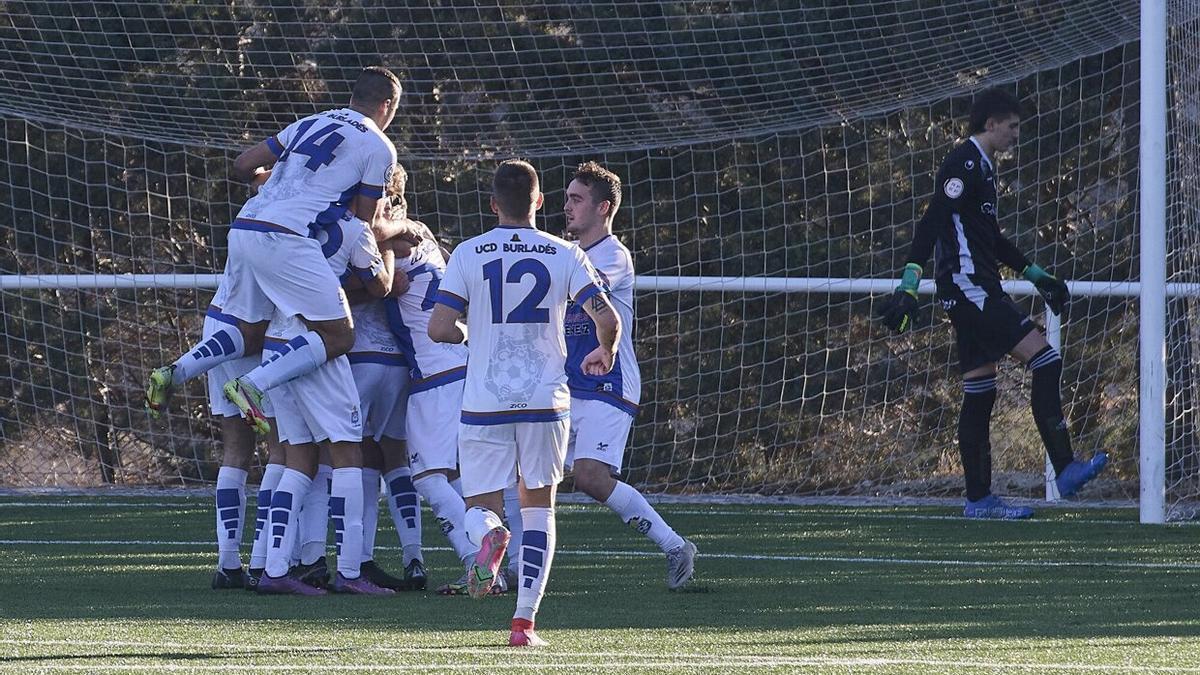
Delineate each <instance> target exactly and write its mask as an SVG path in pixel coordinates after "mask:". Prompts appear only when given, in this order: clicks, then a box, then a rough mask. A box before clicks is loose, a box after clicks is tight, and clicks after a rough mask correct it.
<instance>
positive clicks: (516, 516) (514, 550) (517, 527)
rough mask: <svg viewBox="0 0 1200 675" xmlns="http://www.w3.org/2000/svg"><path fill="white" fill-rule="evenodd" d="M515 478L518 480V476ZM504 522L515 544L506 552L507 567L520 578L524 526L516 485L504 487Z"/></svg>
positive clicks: (519, 496)
mask: <svg viewBox="0 0 1200 675" xmlns="http://www.w3.org/2000/svg"><path fill="white" fill-rule="evenodd" d="M517 480H520V479H519V478H518V479H517ZM504 524H505V526H507V527H508V531H509V532H511V533H512V539H510V540H509V541H511V542H512V543H513V544H518V545H517V546H509V547H508V553H507V554H505V555H507V556H508V569H510V570H512V573H513V576H515V577H517V578H520V576H521V564H520V563H521V560H520V552H521V547H520V546H519V544H520V543H521V533H522V532H524V530H525V526H524V523H522V522H521V495H520V491H519V490H518V489H517V486H516V485H515V484H514V485H510V486H508V487H506V488H504Z"/></svg>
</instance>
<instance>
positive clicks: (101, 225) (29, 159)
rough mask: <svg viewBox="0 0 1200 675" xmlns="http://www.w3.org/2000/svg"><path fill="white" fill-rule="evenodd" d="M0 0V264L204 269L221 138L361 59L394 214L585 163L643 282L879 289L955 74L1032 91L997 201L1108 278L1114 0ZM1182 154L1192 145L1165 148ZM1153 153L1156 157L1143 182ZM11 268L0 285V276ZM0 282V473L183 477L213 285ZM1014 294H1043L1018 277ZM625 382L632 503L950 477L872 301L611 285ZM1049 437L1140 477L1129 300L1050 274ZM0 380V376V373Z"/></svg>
mask: <svg viewBox="0 0 1200 675" xmlns="http://www.w3.org/2000/svg"><path fill="white" fill-rule="evenodd" d="M7 7H8V9H9V11H8V12H6V13H3V14H0V47H2V49H0V54H2V56H0V72H2V73H3V75H4V77H3V78H0V94H2V95H0V115H2V116H3V125H2V126H0V128H2V129H3V135H4V139H3V140H4V143H3V145H2V148H3V149H2V152H3V155H2V156H0V201H2V202H3V203H8V204H11V205H12V216H11V218H10V219H9V222H4V223H0V237H2V238H3V239H2V241H0V274H4V275H33V274H59V273H61V274H107V273H127V272H134V273H162V274H181V275H182V274H190V273H200V274H209V273H212V272H213V271H216V270H219V266H220V263H221V262H222V261H223V260H224V247H225V235H226V232H227V224H228V223H229V222H230V220H231V219H232V216H233V215H234V214H235V213H236V211H237V208H238V207H239V206H240V205H241V203H242V201H244V199H245V196H246V195H245V191H244V188H242V187H241V186H238V185H236V184H234V183H233V182H231V181H230V180H229V179H228V175H227V170H228V164H229V161H230V159H231V158H232V156H233V154H234V152H235V151H236V150H238V149H240V148H242V147H245V146H247V145H249V144H250V143H253V142H256V141H258V140H259V139H260V138H262V137H263V136H265V135H267V134H269V133H273V132H275V131H277V130H278V129H279V128H282V127H283V126H284V125H286V124H287V123H288V122H290V121H291V120H293V119H295V118H296V117H297V116H300V115H303V114H307V113H309V112H312V111H313V110H317V109H321V108H325V107H332V106H338V105H342V104H344V102H345V99H346V96H347V93H348V88H349V82H350V80H351V79H352V78H353V77H354V75H355V73H356V72H357V69H359V68H360V67H361V66H363V65H369V64H375V63H382V64H383V65H386V66H389V67H391V68H393V69H394V70H395V71H396V72H397V73H398V74H399V75H400V77H401V80H402V81H403V82H404V86H405V90H406V93H405V95H404V101H403V105H402V109H401V113H400V115H399V117H398V118H397V122H396V123H395V124H394V125H393V127H392V128H391V129H389V135H390V136H391V137H392V138H393V140H395V141H396V143H397V147H398V149H399V150H400V153H401V158H402V161H403V162H404V163H405V164H406V166H407V167H408V168H409V171H410V174H411V177H410V181H409V191H410V193H409V201H410V206H411V209H412V210H413V212H414V214H415V215H416V216H417V217H419V218H420V219H421V220H423V221H425V222H426V223H428V224H430V225H431V226H432V227H433V228H434V229H435V231H438V232H439V233H440V235H441V236H442V237H443V238H444V239H446V240H447V241H450V242H454V243H456V242H458V241H461V240H462V239H463V238H465V237H468V236H472V235H474V234H477V233H478V232H480V231H482V229H483V228H485V227H487V226H488V225H489V224H490V222H491V215H490V209H489V208H488V205H487V195H488V192H489V190H490V179H491V174H490V171H491V170H492V167H493V166H494V162H492V161H490V159H491V158H492V157H507V156H511V155H520V156H524V157H528V158H533V159H534V161H535V164H536V166H537V167H538V169H539V170H540V171H541V173H542V179H543V183H544V185H543V188H544V190H545V192H546V204H547V209H546V211H545V212H544V214H543V217H542V220H541V226H542V227H544V228H545V229H547V230H549V231H551V232H560V231H561V230H562V226H563V220H562V217H561V213H560V208H561V204H562V200H563V188H564V187H565V184H566V182H568V181H569V178H570V175H571V173H572V171H573V169H574V167H575V165H576V164H577V163H579V162H580V161H584V160H588V159H596V160H599V161H601V162H603V163H605V164H606V165H607V166H608V167H609V168H611V169H613V170H615V171H616V172H617V173H618V174H619V175H621V176H622V178H623V179H624V180H625V183H626V185H627V191H626V195H625V200H624V204H625V205H626V206H624V207H623V209H622V213H621V214H620V215H619V216H618V218H617V221H616V229H617V234H618V236H620V237H621V238H622V239H623V240H624V241H625V242H626V244H627V245H628V246H629V247H630V249H631V250H632V251H633V253H634V258H635V264H636V267H637V271H638V273H639V275H641V276H642V278H643V279H645V278H648V277H651V276H663V277H665V276H694V275H716V276H731V277H746V276H766V277H847V278H894V276H895V274H896V273H897V270H898V269H899V268H900V267H901V266H902V264H903V257H904V255H905V253H906V252H907V246H908V242H909V241H910V240H911V230H912V225H913V223H914V222H915V220H916V219H917V218H919V215H920V213H921V212H922V209H923V208H924V204H925V201H926V199H927V198H928V196H929V195H930V194H931V193H932V190H933V189H934V185H933V183H934V173H935V172H936V170H937V166H938V163H939V162H940V160H941V158H942V157H943V156H944V155H945V154H946V153H947V152H948V151H949V150H950V148H951V147H953V144H954V143H955V142H957V141H958V139H960V138H961V136H962V132H963V129H962V126H961V121H962V119H963V118H964V117H965V114H966V111H967V108H968V107H969V104H970V97H971V95H972V94H973V93H974V92H975V91H978V89H979V88H980V87H982V86H986V85H990V84H997V83H999V84H1005V85H1006V86H1008V87H1009V88H1010V89H1011V90H1012V91H1014V92H1015V93H1017V94H1018V95H1019V96H1020V97H1021V98H1022V100H1023V101H1025V102H1026V103H1027V104H1028V106H1029V108H1030V110H1029V114H1028V115H1027V116H1026V121H1025V123H1024V124H1023V127H1022V141H1021V143H1020V145H1019V147H1018V148H1017V149H1016V151H1014V152H1013V153H1012V156H1011V157H1009V158H1007V159H1005V160H1003V161H1002V162H1001V164H1000V182H1001V192H1002V195H1001V201H1000V204H999V213H1000V216H1001V225H1002V227H1004V229H1005V231H1006V232H1007V233H1008V234H1009V235H1010V236H1011V237H1013V238H1014V240H1015V241H1016V242H1017V244H1018V246H1019V248H1021V249H1022V250H1023V251H1025V252H1027V253H1028V254H1029V255H1030V257H1031V258H1032V259H1035V260H1037V261H1038V262H1040V263H1041V264H1042V265H1043V266H1045V267H1047V268H1050V269H1052V270H1053V271H1055V272H1056V273H1059V274H1060V275H1062V276H1065V277H1066V278H1069V279H1072V280H1087V281H1109V280H1116V281H1125V280H1135V279H1136V276H1137V264H1138V260H1137V236H1138V221H1137V163H1138V156H1137V155H1138V45H1137V42H1136V39H1137V34H1138V26H1137V21H1138V8H1137V3H1136V2H1132V1H1128V2H1126V1H1120V0H1112V1H1106V2H1093V3H1076V2H1070V1H1068V0H1063V1H1061V2H1038V3H1031V2H1021V1H1013V2H986V3H985V2H975V1H974V0H966V1H961V2H955V3H949V4H945V3H940V2H927V1H912V2H876V3H870V4H869V5H864V4H863V3H856V2H834V1H830V2H825V3H804V4H802V5H797V3H770V2H713V3H668V2H662V3H659V2H636V3H635V2H625V3H622V2H618V3H590V4H589V3H583V4H580V3H562V4H558V3H550V4H530V3H521V4H519V5H518V4H515V3H514V4H510V3H500V4H497V5H493V6H487V7H478V6H476V4H475V3H469V4H468V3H441V4H439V6H437V7H430V6H425V5H421V6H413V5H412V4H411V3H410V4H408V5H404V6H401V5H400V4H399V3H384V4H381V5H379V6H377V7H373V8H364V7H361V6H357V5H351V4H348V3H347V4H337V5H331V4H329V3H272V2H258V3H253V4H247V5H233V4H228V3H226V4H215V3H205V2H192V3H174V2H167V3H142V2H116V3H104V2H100V3H91V2H89V3H82V2H47V3H7ZM1198 13H1200V9H1198V8H1197V7H1196V6H1195V4H1194V3H1190V2H1188V3H1184V2H1176V3H1173V4H1172V5H1171V14H1170V22H1171V27H1172V28H1171V30H1172V57H1171V61H1172V71H1171V73H1172V78H1171V81H1170V82H1171V86H1172V92H1171V95H1172V97H1173V98H1172V100H1173V113H1172V134H1173V137H1172V138H1173V139H1174V140H1173V141H1172V143H1169V146H1170V147H1172V148H1175V150H1174V151H1173V154H1172V158H1171V161H1172V165H1171V166H1172V172H1173V173H1172V177H1173V180H1172V185H1173V187H1172V190H1176V186H1179V185H1183V186H1186V187H1185V188H1179V190H1178V191H1174V192H1172V195H1171V197H1172V209H1171V228H1170V232H1171V236H1172V239H1171V243H1170V244H1169V246H1168V249H1169V250H1171V251H1172V254H1171V255H1172V260H1171V262H1170V280H1172V281H1175V280H1194V279H1193V277H1194V276H1195V272H1194V270H1195V269H1196V265H1195V262H1196V261H1195V260H1194V258H1195V257H1196V256H1198V255H1200V241H1196V239H1197V236H1196V234H1195V232H1196V224H1195V217H1194V216H1195V213H1194V211H1195V208H1196V207H1195V204H1196V203H1198V202H1197V199H1196V197H1198V196H1200V195H1192V194H1190V193H1187V192H1186V190H1195V185H1196V184H1197V183H1196V181H1195V180H1191V179H1186V177H1188V176H1194V174H1195V173H1196V172H1197V171H1198V170H1200V167H1198V166H1196V161H1197V160H1196V158H1195V157H1194V156H1193V155H1194V150H1192V148H1195V147H1200V145H1197V143H1196V142H1195V141H1197V140H1200V138H1197V136H1198V135H1200V132H1198V131H1197V129H1200V127H1197V124H1198V120H1200V113H1197V112H1196V111H1197V110H1200V98H1198V97H1197V93H1196V92H1197V86H1196V85H1197V83H1196V81H1195V80H1196V77H1197V74H1196V73H1197V69H1196V67H1195V66H1194V64H1193V61H1194V58H1195V57H1194V54H1196V53H1198V51H1197V49H1195V47H1197V46H1198V45H1196V33H1197V30H1198V29H1197V14H1198ZM1189 153H1191V154H1189ZM1176 178H1178V179H1176ZM7 278H15V277H7ZM181 280H182V281H181V283H179V284H177V285H171V284H167V285H160V286H158V287H155V288H144V289H120V290H114V289H105V288H98V289H81V290H19V291H18V290H4V291H0V309H2V311H3V316H4V332H3V341H2V342H0V349H3V350H4V357H5V358H4V359H2V360H0V381H3V382H4V383H5V386H4V387H0V392H5V393H2V394H0V412H2V413H3V415H2V417H3V427H2V433H3V436H2V437H0V441H2V443H3V447H0V468H2V472H0V483H2V484H10V485H91V484H108V483H117V484H127V485H128V484H133V485H141V484H174V485H177V484H180V483H190V482H196V481H200V482H205V481H209V480H211V479H212V478H213V476H214V475H215V472H216V466H217V465H216V460H217V459H218V458H219V448H218V446H217V443H216V442H215V433H214V431H215V429H214V427H213V425H212V423H211V421H210V420H209V419H208V418H207V414H206V406H205V402H204V398H203V396H204V391H203V385H202V383H201V382H195V383H191V384H189V386H188V388H187V389H186V391H185V392H182V393H183V395H182V396H177V397H176V399H175V401H174V405H173V409H172V412H171V414H170V415H169V416H168V418H167V420H166V422H165V423H151V421H150V420H149V419H148V418H147V417H146V415H145V414H144V412H143V410H142V408H141V388H142V384H143V382H144V378H145V376H146V374H147V372H148V371H149V369H150V368H152V367H155V366H157V365H161V364H163V363H168V362H170V361H171V360H173V359H174V358H175V356H176V355H177V354H178V353H179V352H180V351H181V350H182V349H183V348H184V347H186V346H187V345H188V344H190V343H191V342H192V341H193V340H194V338H195V337H196V336H197V335H198V334H199V330H200V325H201V313H202V310H203V308H204V306H205V303H206V302H207V300H208V297H209V296H210V295H211V293H210V292H209V291H208V290H205V289H195V288H191V287H190V285H192V284H191V283H190V282H187V281H186V280H183V278H182V277H181ZM1018 302H1019V304H1021V305H1022V306H1023V307H1024V308H1025V309H1027V310H1028V311H1030V312H1031V314H1032V315H1033V316H1035V317H1038V316H1040V314H1041V312H1042V311H1043V308H1042V305H1041V303H1040V302H1037V303H1034V302H1033V301H1030V300H1028V299H1018ZM637 303H638V306H637V314H638V325H637V338H636V344H637V351H638V354H639V357H640V360H641V363H642V370H643V377H644V380H645V386H644V390H643V408H642V411H641V413H640V415H639V416H638V419H637V422H636V424H635V427H634V433H633V436H632V439H631V442H630V446H631V449H630V452H629V455H628V456H627V462H626V463H627V470H626V478H627V479H628V480H630V481H631V482H633V483H636V484H638V485H640V486H641V487H643V488H644V489H646V490H647V491H650V492H710V493H715V492H752V493H754V492H756V493H764V494H778V493H786V494H860V495H957V494H960V491H961V478H960V467H959V464H958V457H957V450H956V446H955V428H956V426H955V425H956V418H957V409H958V401H959V397H960V385H959V378H958V375H957V369H956V366H955V360H954V353H953V345H952V337H951V336H952V333H951V331H950V327H949V324H948V322H947V320H946V319H945V315H944V314H943V313H941V312H940V310H935V309H934V308H932V307H929V306H928V305H929V303H928V301H926V303H925V304H926V313H925V316H924V318H923V319H922V321H921V322H920V325H919V330H917V331H915V332H914V333H911V334H909V335H908V336H907V337H903V338H893V337H888V336H886V335H884V334H883V331H882V330H881V329H880V328H879V327H878V326H875V325H872V321H871V318H870V317H871V310H872V304H871V299H870V298H869V297H867V296H863V295H848V294H829V293H808V294H805V293H791V294H782V293H767V294H763V293H742V292H737V291H733V290H729V289H726V290H716V291H704V292H690V291H689V292H679V291H673V290H657V291H645V292H641V293H639V295H638V298H637ZM1193 305H1194V301H1189V300H1178V301H1173V302H1172V305H1171V308H1172V309H1171V311H1172V314H1171V321H1170V323H1169V325H1170V345H1171V350H1170V354H1171V367H1170V368H1169V379H1170V381H1171V384H1170V385H1169V387H1170V388H1169V395H1170V401H1171V406H1172V408H1171V414H1170V420H1171V427H1170V429H1169V434H1168V436H1169V439H1168V440H1169V443H1170V445H1171V448H1170V449H1169V452H1170V453H1171V454H1170V455H1169V458H1168V459H1169V464H1168V466H1169V468H1168V483H1169V484H1170V485H1171V486H1172V487H1171V489H1172V492H1171V498H1172V499H1173V500H1176V501H1186V500H1189V499H1191V498H1192V497H1194V496H1195V494H1196V493H1197V490H1198V489H1200V486H1197V485H1195V483H1196V480H1195V478H1194V476H1195V474H1196V472H1195V470H1194V469H1195V464H1196V463H1197V460H1196V457H1197V453H1196V450H1197V448H1196V447H1195V446H1196V443H1195V440H1194V436H1195V422H1196V420H1195V413H1194V410H1195V408H1194V405H1195V404H1194V402H1193V400H1192V394H1191V392H1193V391H1194V380H1195V378H1196V376H1197V374H1196V372H1195V369H1194V367H1193V362H1194V360H1195V357H1194V351H1193V348H1192V345H1194V344H1195V341H1196V338H1197V337H1198V336H1197V330H1196V329H1195V328H1193V325H1194V324H1193V322H1192V321H1191V317H1192V316H1193ZM1063 346H1064V349H1063V351H1064V353H1065V372H1064V377H1063V394H1064V401H1065V402H1066V405H1067V414H1068V417H1069V419H1070V421H1071V426H1072V430H1073V431H1074V433H1075V437H1076V444H1077V447H1078V448H1079V449H1080V450H1082V451H1084V452H1087V451H1090V450H1092V449H1101V448H1103V449H1107V450H1109V451H1110V452H1112V453H1113V455H1114V457H1115V463H1114V465H1113V466H1112V468H1111V469H1110V472H1109V473H1106V479H1105V480H1104V481H1102V482H1101V484H1100V485H1099V486H1098V487H1097V488H1096V492H1094V493H1091V494H1095V495H1103V496H1109V497H1119V498H1130V497H1133V496H1134V495H1135V494H1136V491H1137V456H1136V450H1137V449H1136V442H1137V405H1136V403H1137V373H1138V364H1137V303H1136V300H1133V299H1127V298H1120V297H1110V298H1090V299H1079V300H1077V301H1076V302H1074V303H1073V304H1072V307H1071V313H1070V317H1069V319H1068V321H1067V322H1066V324H1065V326H1064V333H1063ZM9 387H11V392H12V393H11V395H9V394H7V393H6V390H7V389H8V388H9ZM992 438H993V452H994V457H995V459H994V464H995V469H996V474H997V481H996V483H997V484H996V488H997V490H998V491H1004V492H1007V493H1013V494H1024V495H1030V496H1034V495H1037V494H1039V492H1040V490H1041V482H1042V465H1043V461H1044V454H1043V452H1042V450H1041V446H1040V441H1039V440H1038V437H1037V433H1036V430H1035V428H1034V425H1033V423H1032V420H1031V418H1030V414H1029V411H1028V376H1027V375H1026V373H1025V372H1024V371H1023V370H1022V369H1021V368H1019V367H1018V366H1016V365H1015V364H1011V363H1010V364H1007V365H1005V366H1004V367H1003V368H1002V371H1001V378H1000V399H999V402H998V404H997V406H996V416H995V419H994V421H993V424H992Z"/></svg>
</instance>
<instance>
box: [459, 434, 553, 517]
mask: <svg viewBox="0 0 1200 675" xmlns="http://www.w3.org/2000/svg"><path fill="white" fill-rule="evenodd" d="M570 425H571V420H570V418H564V419H561V420H558V421H556V422H511V423H509V424H488V425H484V424H462V423H459V425H458V443H459V447H460V448H461V450H460V452H459V457H458V468H459V472H460V473H461V474H462V489H463V496H464V497H474V496H475V495H481V494H484V493H486V492H498V491H500V490H503V489H504V488H506V487H508V486H510V485H512V484H513V483H514V482H516V480H517V475H518V469H519V471H520V476H521V480H523V481H524V482H525V487H526V488H528V489H530V490H536V489H537V488H543V487H546V486H548V485H557V484H558V483H559V482H561V481H562V477H563V460H565V459H566V456H567V430H568V429H569V428H570Z"/></svg>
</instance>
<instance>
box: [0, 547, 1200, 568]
mask: <svg viewBox="0 0 1200 675" xmlns="http://www.w3.org/2000/svg"><path fill="white" fill-rule="evenodd" d="M212 545H213V544H212V542H211V541H158V540H151V539H129V540H118V539H97V540H88V539H61V540H51V539H0V546H176V547H199V546H205V547H208V546H212ZM375 549H376V550H383V551H396V550H400V547H398V546H376V547H375ZM424 550H426V551H450V550H451V549H450V548H449V547H445V546H429V547H426V548H425V549H424ZM555 555H581V556H606V557H609V558H659V557H661V556H662V553H660V552H650V551H606V550H573V549H558V550H556V551H555ZM696 557H698V558H708V559H718V560H757V561H764V562H812V563H851V564H867V565H926V566H930V567H1017V568H1022V567H1031V568H1039V567H1050V568H1062V567H1072V568H1074V567H1083V568H1088V567H1100V568H1108V569H1147V570H1198V569H1200V563H1152V562H1128V561H1120V560H1115V561H1077V560H937V559H934V558H872V557H868V556H822V555H765V554H762V555H756V554H745V553H698V554H697V555H696Z"/></svg>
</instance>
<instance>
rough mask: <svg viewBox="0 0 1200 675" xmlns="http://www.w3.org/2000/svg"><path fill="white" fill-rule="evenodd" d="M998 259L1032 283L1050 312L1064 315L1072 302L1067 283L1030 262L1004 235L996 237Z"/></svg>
mask: <svg viewBox="0 0 1200 675" xmlns="http://www.w3.org/2000/svg"><path fill="white" fill-rule="evenodd" d="M996 259H997V260H999V261H1000V262H1002V263H1004V264H1005V265H1007V266H1009V267H1011V268H1012V269H1013V270H1015V271H1017V272H1020V273H1021V276H1023V277H1025V279H1026V280H1028V281H1030V282H1032V283H1033V285H1034V287H1035V288H1037V291H1038V293H1039V294H1040V295H1041V296H1042V299H1043V300H1045V301H1046V305H1047V306H1049V307H1050V311H1052V312H1054V314H1055V316H1061V315H1062V313H1063V311H1064V310H1065V309H1066V308H1067V303H1068V302H1070V301H1071V291H1070V289H1068V288H1067V284H1066V282H1064V281H1063V280H1062V279H1059V278H1058V277H1056V276H1054V275H1053V274H1050V273H1049V272H1047V271H1046V270H1044V269H1042V268H1041V267H1040V266H1039V265H1038V264H1037V263H1031V262H1029V259H1028V258H1026V257H1025V254H1023V253H1021V250H1020V249H1018V248H1017V245H1016V244H1014V243H1012V241H1011V240H1010V239H1009V238H1008V237H1006V236H1004V235H1003V234H997V236H996Z"/></svg>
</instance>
